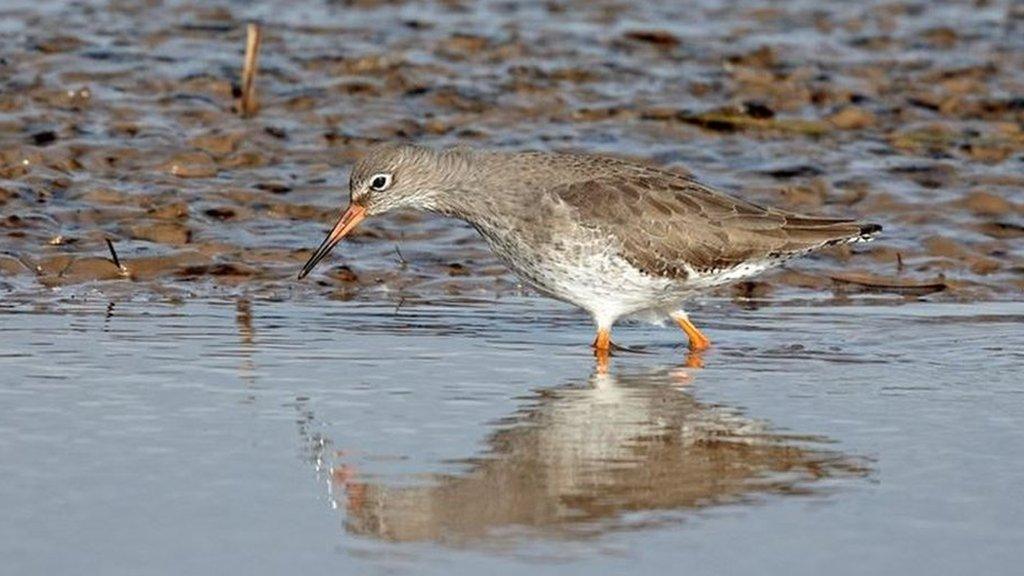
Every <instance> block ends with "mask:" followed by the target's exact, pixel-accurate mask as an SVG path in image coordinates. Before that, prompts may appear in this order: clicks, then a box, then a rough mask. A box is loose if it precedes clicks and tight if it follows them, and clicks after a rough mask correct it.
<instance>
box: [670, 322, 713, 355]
mask: <svg viewBox="0 0 1024 576" xmlns="http://www.w3.org/2000/svg"><path fill="white" fill-rule="evenodd" d="M672 319H673V320H675V321H676V323H677V324H679V327H680V328H682V329H683V332H686V337H687V338H689V339H690V350H693V351H694V352H700V351H701V350H707V349H708V348H709V347H710V346H711V340H709V339H708V337H707V336H705V335H703V334H701V332H700V330H698V329H697V327H696V326H694V325H693V322H690V318H689V317H687V315H686V314H685V313H683V312H675V313H673V314H672Z"/></svg>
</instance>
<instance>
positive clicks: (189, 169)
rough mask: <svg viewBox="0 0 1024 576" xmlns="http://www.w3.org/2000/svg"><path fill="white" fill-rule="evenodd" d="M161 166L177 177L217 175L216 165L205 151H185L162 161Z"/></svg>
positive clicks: (208, 176)
mask: <svg viewBox="0 0 1024 576" xmlns="http://www.w3.org/2000/svg"><path fill="white" fill-rule="evenodd" d="M163 168H164V169H165V170H166V171H168V172H170V173H171V174H173V175H175V176H177V177H179V178H210V177H212V176H216V175H217V165H216V164H215V163H214V162H213V158H211V157H210V155H209V154H207V153H206V152H186V153H184V154H179V155H177V156H175V157H173V158H171V159H170V160H169V161H167V162H166V163H164V165H163Z"/></svg>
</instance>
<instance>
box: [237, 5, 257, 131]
mask: <svg viewBox="0 0 1024 576" xmlns="http://www.w3.org/2000/svg"><path fill="white" fill-rule="evenodd" d="M262 40H263V31H262V29H261V28H260V25H259V24H256V23H255V22H250V23H249V25H248V26H247V27H246V36H245V62H243V63H242V100H241V102H240V104H239V112H241V114H242V117H243V118H249V117H251V116H255V115H256V112H257V110H259V102H257V101H256V69H257V60H258V59H259V57H260V42H261V41H262Z"/></svg>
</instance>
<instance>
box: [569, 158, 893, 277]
mask: <svg viewBox="0 0 1024 576" xmlns="http://www.w3.org/2000/svg"><path fill="white" fill-rule="evenodd" d="M551 193H552V194H554V196H555V197H556V198H558V199H560V200H561V201H563V202H565V203H566V204H567V205H569V206H570V207H571V208H572V209H574V210H575V211H576V212H577V213H578V215H579V217H580V219H581V221H582V222H583V223H584V225H586V226H592V227H595V228H599V229H601V230H603V231H605V232H607V233H610V234H613V235H615V236H616V237H617V238H618V239H619V241H620V242H621V244H622V256H623V257H624V258H626V259H627V260H628V261H629V262H630V263H631V264H633V265H634V266H636V267H637V268H639V269H641V270H643V271H644V272H646V273H648V274H652V275H657V276H666V277H672V278H684V277H686V276H687V272H686V269H685V267H684V264H685V265H686V266H689V267H691V268H693V269H695V270H697V271H698V272H706V271H711V270H721V269H728V268H731V267H733V266H736V265H738V264H741V263H743V262H745V261H748V260H761V259H765V258H774V257H783V256H786V255H791V254H796V253H800V252H806V251H808V250H813V249H815V248H820V247H822V246H827V245H829V244H836V243H840V242H845V241H848V240H852V239H857V238H860V237H866V236H867V235H870V234H872V233H874V232H877V231H878V230H879V229H880V227H878V226H875V225H863V226H862V225H860V224H857V223H856V222H853V221H851V220H843V219H835V218H818V217H813V216H804V215H800V214H794V213H789V212H785V211H782V210H776V209H772V208H764V207H761V206H758V205H756V204H752V203H750V202H746V201H744V200H741V199H738V198H733V197H731V196H727V195H725V194H722V193H721V192H717V191H715V190H712V189H711V188H708V187H707V186H704V185H703V184H700V183H699V182H696V181H694V180H692V179H689V178H686V177H684V176H680V175H676V174H672V173H669V172H663V171H660V170H653V169H647V168H641V169H638V170H637V171H636V173H635V174H628V175H606V176H599V177H595V178H593V179H591V180H585V181H579V182H574V183H570V184H565V185H561V186H558V187H556V188H554V189H552V190H551Z"/></svg>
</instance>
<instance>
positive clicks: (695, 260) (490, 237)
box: [299, 144, 882, 356]
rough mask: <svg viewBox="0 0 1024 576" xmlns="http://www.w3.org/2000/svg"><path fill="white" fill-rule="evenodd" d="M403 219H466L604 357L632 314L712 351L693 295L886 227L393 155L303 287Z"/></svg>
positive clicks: (609, 171)
mask: <svg viewBox="0 0 1024 576" xmlns="http://www.w3.org/2000/svg"><path fill="white" fill-rule="evenodd" d="M402 208H410V209H416V210H425V211H428V212H433V213H437V214H442V215H444V216H450V217H454V218H459V219H462V220H465V221H466V222H468V223H469V224H470V225H472V226H473V227H474V228H476V229H477V230H478V231H479V232H480V234H481V235H482V236H483V237H484V239H485V240H486V241H487V243H488V244H489V245H490V247H491V249H492V250H493V251H494V253H495V254H497V256H498V257H499V258H500V259H501V260H503V261H504V262H505V264H506V265H508V267H509V268H511V269H512V270H513V271H514V272H515V273H516V274H517V275H519V277H520V278H522V279H523V280H524V281H525V282H526V283H528V284H530V285H532V286H533V287H534V288H536V289H537V290H539V291H540V292H542V293H544V294H546V295H548V296H551V297H554V298H557V299H559V300H564V301H566V302H569V303H571V304H574V305H576V306H578V307H580V308H583V309H584V310H586V311H587V312H588V313H590V315H591V316H592V317H593V319H594V323H595V324H596V326H597V337H596V338H595V339H594V344H593V347H594V349H595V352H596V353H597V354H598V355H599V356H601V355H605V356H606V355H607V354H608V351H609V350H610V349H611V348H612V343H611V328H612V324H614V323H615V321H616V320H617V319H618V318H621V317H628V316H643V317H648V318H650V317H652V316H653V317H660V318H671V319H672V320H674V321H675V322H676V323H677V324H679V326H680V327H681V328H682V329H683V331H685V332H686V336H687V337H688V338H689V345H690V349H691V350H696V351H699V350H703V349H706V348H707V347H708V346H709V345H710V343H711V342H710V340H709V339H708V338H707V337H706V336H704V334H702V333H701V332H700V330H698V329H697V327H696V326H694V325H693V323H691V322H690V319H689V317H688V316H687V314H686V312H685V311H684V310H683V308H682V303H683V302H685V301H686V300H687V299H688V298H690V297H692V296H693V295H694V294H696V293H698V292H701V291H704V290H708V289H710V288H713V287H715V286H721V285H725V284H728V283H731V282H735V281H737V280H740V279H743V278H747V277H749V276H752V275H754V274H757V273H759V272H762V271H764V270H766V269H768V268H771V267H773V266H777V265H779V264H782V263H783V262H785V261H787V260H789V259H790V258H793V257H795V256H799V255H802V254H807V253H808V252H812V251H814V250H818V249H820V248H824V247H826V246H833V245H836V244H846V243H851V242H862V241H867V240H870V239H871V238H872V236H873V235H875V234H876V233H878V232H879V231H881V229H882V227H881V226H879V225H877V224H862V223H858V222H855V221H853V220H850V219H845V218H825V217H818V216H807V215H803V214H796V213H793V212H787V211H783V210H779V209H775V208H768V207H763V206H758V205H756V204H752V203H750V202H747V201H745V200H741V199H739V198H736V197H733V196H729V195H727V194H724V193H722V192H719V191H717V190H714V189H712V188H710V187H708V186H706V185H704V184H701V183H700V182H698V181H697V180H695V179H693V178H692V177H689V176H685V175H682V174H678V173H675V172H672V171H668V170H664V169H660V168H657V167H652V166H648V165H644V164H640V163H634V162H629V161H626V160H620V159H615V158H608V157H604V156H595V155H586V154H558V153H547V152H520V153H508V152H491V151H477V150H472V149H470V148H466V147H456V148H450V149H447V150H440V151H438V150H434V149H431V148H427V147H423V146H417V145H409V144H385V145H381V146H378V147H376V148H374V149H373V150H372V151H371V152H370V153H369V154H367V155H366V156H365V157H364V158H362V159H361V160H360V161H359V162H358V163H357V164H356V165H355V167H354V168H353V170H352V175H351V178H350V180H349V205H348V209H346V210H345V212H344V213H343V214H342V216H341V219H340V220H338V223H337V224H335V226H334V229H333V230H331V232H330V234H328V236H327V238H325V239H324V241H323V243H322V244H320V247H319V248H317V250H316V252H314V253H313V255H312V256H311V257H310V259H309V261H308V262H306V265H305V266H304V267H303V268H302V271H301V272H300V273H299V278H300V279H301V278H303V277H305V276H306V275H307V274H309V273H310V271H312V270H313V268H314V267H315V266H316V265H317V263H318V262H320V260H322V259H323V258H324V257H325V256H326V255H327V254H328V253H329V252H330V251H331V249H332V248H334V247H335V246H336V245H337V244H338V242H340V241H341V239H342V238H344V237H345V235H346V234H348V233H349V232H351V231H352V229H353V228H355V227H356V225H358V224H359V223H360V222H361V221H362V220H363V219H364V218H366V217H367V216H374V215H377V214H383V213H385V212H389V211H391V210H396V209H402Z"/></svg>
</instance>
